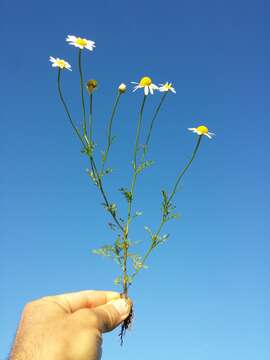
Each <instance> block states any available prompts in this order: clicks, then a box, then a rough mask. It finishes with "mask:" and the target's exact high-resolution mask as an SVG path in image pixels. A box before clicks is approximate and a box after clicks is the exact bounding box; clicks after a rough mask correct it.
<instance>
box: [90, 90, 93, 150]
mask: <svg viewBox="0 0 270 360" xmlns="http://www.w3.org/2000/svg"><path fill="white" fill-rule="evenodd" d="M89 142H90V144H91V146H92V143H93V92H92V91H91V93H90V115H89Z"/></svg>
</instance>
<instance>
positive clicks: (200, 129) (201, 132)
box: [188, 125, 215, 139]
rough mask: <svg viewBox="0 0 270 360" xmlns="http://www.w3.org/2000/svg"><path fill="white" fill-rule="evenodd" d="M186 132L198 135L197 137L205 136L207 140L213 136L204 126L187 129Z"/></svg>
mask: <svg viewBox="0 0 270 360" xmlns="http://www.w3.org/2000/svg"><path fill="white" fill-rule="evenodd" d="M188 130H190V131H192V132H194V133H196V134H198V135H200V136H201V135H205V136H207V137H209V139H212V137H213V136H214V135H215V134H214V133H211V132H209V130H208V128H207V127H206V126H204V125H200V126H198V127H196V128H188Z"/></svg>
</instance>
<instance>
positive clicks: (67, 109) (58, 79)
mask: <svg viewBox="0 0 270 360" xmlns="http://www.w3.org/2000/svg"><path fill="white" fill-rule="evenodd" d="M57 88H58V94H59V97H60V100H61V102H62V104H63V106H64V109H65V111H66V114H67V117H68V120H69V122H70V125H71V126H72V129H73V130H74V132H75V134H76V135H77V136H78V138H79V140H80V141H81V143H82V145H83V147H84V149H85V148H86V146H85V143H84V141H83V138H82V136H81V134H80V132H79V130H78V129H77V127H76V125H75V124H74V121H73V120H72V117H71V114H70V111H69V108H68V106H67V103H66V101H65V99H64V96H63V93H62V89H61V69H60V68H59V69H58V78H57Z"/></svg>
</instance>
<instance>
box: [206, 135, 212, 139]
mask: <svg viewBox="0 0 270 360" xmlns="http://www.w3.org/2000/svg"><path fill="white" fill-rule="evenodd" d="M204 135H205V136H207V137H209V139H212V138H211V136H210V135H209V134H204Z"/></svg>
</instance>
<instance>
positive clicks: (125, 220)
mask: <svg viewBox="0 0 270 360" xmlns="http://www.w3.org/2000/svg"><path fill="white" fill-rule="evenodd" d="M66 41H67V42H68V43H69V44H70V45H72V46H74V47H77V48H78V61H77V62H78V63H77V66H78V70H79V77H80V95H81V107H82V120H81V121H80V122H75V121H74V120H73V117H72V116H71V112H70V109H69V106H68V104H67V102H66V100H65V98H64V96H63V92H62V82H61V77H62V72H63V71H64V70H71V65H70V64H69V63H68V62H66V61H65V60H62V59H59V58H54V57H52V56H51V57H50V61H51V62H52V66H53V67H57V68H58V79H57V85H58V93H59V97H60V100H61V102H62V105H63V107H64V109H65V112H66V114H67V118H68V121H69V122H70V125H71V127H72V129H73V132H74V135H75V136H76V137H77V138H78V140H79V142H80V144H81V146H82V153H83V154H84V155H85V156H86V158H87V161H88V162H89V169H88V170H87V173H88V176H89V178H90V180H91V181H92V182H93V184H94V185H95V186H96V188H97V190H98V191H99V192H100V195H101V198H102V200H103V206H104V209H105V211H106V212H107V213H109V215H110V216H111V219H112V220H111V221H112V222H111V223H110V226H111V228H112V229H113V230H116V231H117V236H116V239H115V240H114V242H112V243H111V244H109V245H105V246H103V247H101V248H99V249H95V250H93V252H94V253H95V254H97V255H102V256H106V257H109V258H111V259H113V260H114V261H115V262H116V263H117V265H118V266H119V276H118V277H117V278H116V279H115V283H116V284H120V285H121V286H122V296H123V297H125V298H127V297H128V290H129V287H130V285H131V284H132V283H133V282H134V279H135V277H136V276H137V275H138V273H139V272H140V271H141V270H142V269H144V268H146V261H147V259H148V257H149V256H150V254H151V253H152V252H153V251H154V250H155V249H156V248H158V247H159V245H160V244H163V243H164V242H165V241H166V240H167V239H168V237H169V235H167V234H162V231H163V228H164V226H165V224H166V223H167V222H168V221H169V220H171V219H176V218H177V217H178V214H177V213H176V212H175V205H174V198H175V195H176V192H177V189H178V186H179V184H180V182H181V180H182V178H183V176H184V174H185V173H186V171H187V170H188V169H189V167H190V165H191V163H192V162H193V160H194V159H195V157H196V155H197V153H198V150H199V147H200V144H201V141H202V138H203V136H206V137H208V138H210V139H211V138H212V136H213V135H214V134H213V133H211V132H209V130H208V128H207V127H206V126H205V125H200V126H198V127H196V128H189V129H188V130H190V131H192V132H194V133H196V134H197V135H198V138H197V141H196V143H195V147H194V149H193V152H192V154H191V157H190V159H189V161H188V162H187V164H186V165H185V166H184V167H183V169H182V170H181V171H180V172H179V173H178V174H177V170H176V179H175V181H174V182H173V183H172V185H171V191H165V190H161V195H162V201H161V217H160V222H159V225H158V227H157V229H156V230H151V229H150V228H149V227H148V226H145V230H146V232H147V234H148V237H149V238H150V242H149V246H148V248H147V249H146V251H145V253H144V254H143V255H141V254H138V253H136V252H135V251H134V247H135V246H136V243H134V242H132V241H131V239H130V236H129V234H130V228H131V225H132V222H133V220H134V219H136V218H137V217H138V216H140V215H142V213H141V212H139V211H134V209H133V204H134V198H135V195H136V190H137V180H138V177H139V176H141V174H142V173H143V172H144V170H145V169H147V168H148V167H150V166H151V165H152V164H153V161H151V160H147V159H146V157H147V154H148V150H149V145H150V140H151V137H152V133H153V129H154V125H155V122H156V119H157V116H158V114H159V112H160V109H161V107H162V106H163V104H164V101H165V99H166V97H167V96H168V94H169V93H173V94H175V93H176V91H175V88H174V87H173V86H172V83H169V82H165V83H164V84H160V86H157V85H155V84H154V83H153V82H152V79H151V78H150V77H149V76H143V77H142V78H141V79H140V81H139V82H133V84H135V87H134V89H133V91H136V90H142V99H141V104H140V107H139V112H138V120H137V130H136V133H135V139H134V148H133V154H132V160H131V183H130V186H129V187H120V192H121V193H122V195H123V200H124V201H125V202H126V205H127V214H126V216H125V217H122V216H120V208H121V206H120V205H121V204H120V205H117V204H115V203H114V202H112V201H111V196H110V195H109V194H108V193H107V190H106V188H105V184H104V177H105V176H107V175H109V174H110V173H111V171H112V169H111V168H109V167H107V161H108V157H109V154H110V151H111V145H112V143H113V136H112V126H113V121H114V119H115V116H116V113H117V109H118V106H119V104H120V101H121V98H122V95H123V94H125V92H126V91H127V86H126V85H125V84H124V83H121V84H120V85H119V87H118V88H117V89H116V96H115V101H114V104H113V106H112V111H111V115H110V118H109V121H108V127H107V143H106V146H105V149H104V150H103V151H102V152H101V159H100V161H99V162H98V161H97V151H96V148H97V145H96V142H95V141H94V134H93V100H94V93H95V90H96V88H97V87H98V82H97V81H96V80H94V79H92V80H88V81H86V82H85V80H84V74H83V69H82V53H83V51H84V50H85V49H87V50H89V51H91V52H92V51H93V50H94V48H95V42H94V41H91V40H87V39H85V38H81V37H76V36H74V35H68V37H67V38H66ZM155 93H161V94H162V95H161V97H160V101H159V103H158V105H157V107H156V109H155V111H154V113H153V117H152V119H151V121H150V126H149V129H148V131H147V132H146V134H144V136H145V139H146V140H145V142H144V143H143V145H141V143H140V139H141V136H142V135H143V134H142V122H143V116H144V110H145V107H146V104H147V103H148V101H149V100H148V97H149V94H151V95H154V94H155ZM87 94H88V96H87ZM86 96H87V97H86ZM87 103H88V105H87ZM86 107H87V109H88V110H86ZM131 318H132V315H131V316H130V317H129V318H128V319H127V320H126V321H125V322H124V323H123V324H122V329H121V333H120V336H121V343H122V341H123V335H124V333H125V331H126V329H127V328H128V327H129V325H130V322H131Z"/></svg>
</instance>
